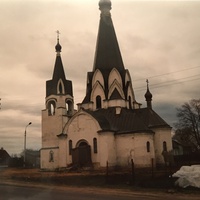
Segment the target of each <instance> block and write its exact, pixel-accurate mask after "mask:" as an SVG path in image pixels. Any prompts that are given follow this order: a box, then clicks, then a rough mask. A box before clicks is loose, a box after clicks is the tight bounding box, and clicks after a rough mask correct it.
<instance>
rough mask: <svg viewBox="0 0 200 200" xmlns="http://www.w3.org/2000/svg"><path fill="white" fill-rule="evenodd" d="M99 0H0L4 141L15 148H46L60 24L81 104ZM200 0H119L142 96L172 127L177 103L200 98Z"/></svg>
mask: <svg viewBox="0 0 200 200" xmlns="http://www.w3.org/2000/svg"><path fill="white" fill-rule="evenodd" d="M98 2H99V0H9V1H7V0H0V24H1V26H0V98H1V109H0V148H1V147H3V148H4V149H5V150H7V151H8V153H9V154H10V155H15V154H20V153H21V152H22V151H23V148H24V132H25V128H26V126H27V125H28V124H29V122H32V124H31V125H29V126H27V128H26V131H27V136H26V142H27V144H26V147H27V148H29V149H34V150H39V149H40V148H41V110H43V109H44V108H45V92H46V88H45V84H46V81H47V80H50V79H51V78H52V73H53V68H54V63H55V58H56V53H55V45H56V38H57V35H56V31H57V30H59V31H60V44H61V46H62V52H61V57H62V61H63V65H64V69H65V73H66V78H67V79H68V80H72V82H73V92H74V101H75V109H76V108H77V107H76V104H77V103H80V102H81V101H82V99H83V98H84V96H85V91H86V77H87V72H89V71H92V68H93V61H94V53H95V47H96V39H97V33H98V26H99V19H100V11H99V8H98ZM199 10H200V1H181V0H177V1H175V0H171V1H167V0H160V1H158V0H157V1H150V0H146V1H144V0H112V10H111V15H112V20H113V24H114V27H115V31H116V34H117V38H118V42H119V46H120V50H121V54H122V58H123V62H124V65H125V68H126V69H128V70H129V72H130V75H131V77H132V84H133V88H134V92H135V97H136V100H137V101H138V102H139V103H142V107H146V102H145V98H144V94H145V92H146V79H148V80H149V86H150V91H151V93H152V94H153V101H152V106H153V109H154V110H155V111H156V112H157V113H158V114H159V115H160V116H161V117H162V118H163V119H164V120H165V121H166V122H167V123H169V124H170V125H171V126H172V127H173V126H174V123H175V122H176V121H177V118H176V108H177V107H180V106H181V105H182V104H183V103H185V102H188V101H189V100H191V99H199V98H200V90H199V86H200V12H199Z"/></svg>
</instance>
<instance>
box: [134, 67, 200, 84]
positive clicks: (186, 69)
mask: <svg viewBox="0 0 200 200" xmlns="http://www.w3.org/2000/svg"><path fill="white" fill-rule="evenodd" d="M196 68H200V66H196V67H190V68H185V69H182V70H178V71H173V72H169V73H164V74H159V75H155V76H149V77H147V78H140V79H136V80H133V82H137V81H141V80H142V81H144V79H151V78H156V77H160V76H166V75H170V74H175V73H178V72H183V71H188V70H192V69H196Z"/></svg>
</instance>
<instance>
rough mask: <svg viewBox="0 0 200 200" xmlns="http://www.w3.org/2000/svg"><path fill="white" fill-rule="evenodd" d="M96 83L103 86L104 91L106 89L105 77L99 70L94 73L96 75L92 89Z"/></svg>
mask: <svg viewBox="0 0 200 200" xmlns="http://www.w3.org/2000/svg"><path fill="white" fill-rule="evenodd" d="M96 82H99V83H100V84H101V85H102V87H103V89H104V88H105V86H104V78H103V75H102V73H101V71H100V70H99V69H97V70H96V71H95V72H94V75H93V78H92V87H94V85H95V84H96Z"/></svg>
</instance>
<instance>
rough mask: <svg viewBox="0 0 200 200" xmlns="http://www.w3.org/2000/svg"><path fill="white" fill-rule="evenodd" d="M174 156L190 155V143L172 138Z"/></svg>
mask: <svg viewBox="0 0 200 200" xmlns="http://www.w3.org/2000/svg"><path fill="white" fill-rule="evenodd" d="M172 146H173V153H174V156H183V155H190V154H191V152H192V147H191V145H188V144H185V143H183V142H181V141H179V140H177V139H174V138H173V139H172Z"/></svg>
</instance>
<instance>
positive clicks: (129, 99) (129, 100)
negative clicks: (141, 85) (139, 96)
mask: <svg viewBox="0 0 200 200" xmlns="http://www.w3.org/2000/svg"><path fill="white" fill-rule="evenodd" d="M128 103H129V109H132V105H131V104H132V103H131V96H129V97H128Z"/></svg>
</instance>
